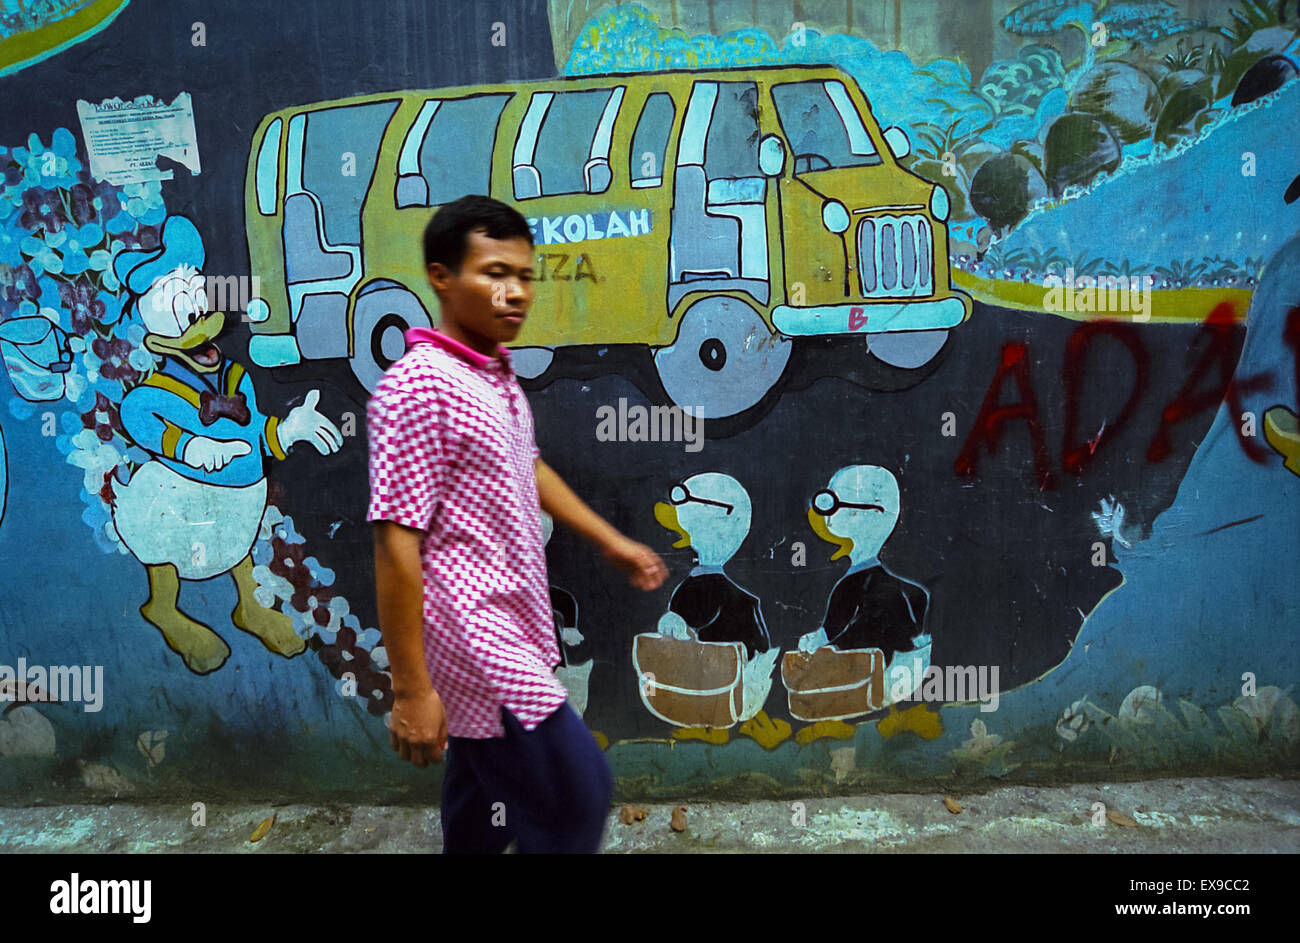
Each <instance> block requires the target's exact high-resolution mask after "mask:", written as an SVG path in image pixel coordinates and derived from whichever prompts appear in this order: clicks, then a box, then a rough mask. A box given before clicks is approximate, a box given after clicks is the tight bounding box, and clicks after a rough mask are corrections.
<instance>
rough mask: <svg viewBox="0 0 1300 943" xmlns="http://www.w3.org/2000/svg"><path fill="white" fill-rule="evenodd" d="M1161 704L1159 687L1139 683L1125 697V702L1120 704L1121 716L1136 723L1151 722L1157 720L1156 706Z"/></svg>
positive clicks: (1122, 718)
mask: <svg viewBox="0 0 1300 943" xmlns="http://www.w3.org/2000/svg"><path fill="white" fill-rule="evenodd" d="M1159 704H1160V691H1159V689H1158V688H1155V687H1153V686H1152V685H1149V684H1143V685H1139V686H1138V687H1136V688H1134V689H1133V690H1132V691H1129V692H1128V696H1127V697H1126V698H1124V703H1122V704H1120V706H1119V717H1120V719H1121V720H1129V721H1132V722H1133V723H1136V724H1149V723H1152V722H1153V721H1154V720H1155V717H1156V708H1157V707H1158V706H1159Z"/></svg>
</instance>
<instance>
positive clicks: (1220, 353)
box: [1147, 301, 1273, 465]
mask: <svg viewBox="0 0 1300 943" xmlns="http://www.w3.org/2000/svg"><path fill="white" fill-rule="evenodd" d="M1232 333H1233V312H1232V304H1231V303H1230V302H1227V301H1225V302H1223V303H1222V304H1220V305H1218V306H1217V307H1215V309H1214V310H1213V311H1211V312H1210V316H1209V317H1208V318H1206V319H1205V327H1204V328H1203V329H1202V336H1203V337H1208V338H1209V344H1208V346H1207V347H1206V348H1205V350H1204V351H1203V352H1202V353H1201V356H1200V357H1199V358H1198V359H1197V361H1196V365H1195V366H1193V367H1192V372H1191V373H1190V374H1189V375H1188V377H1187V382H1186V383H1184V384H1183V388H1182V389H1181V390H1179V391H1178V395H1177V396H1176V397H1174V400H1173V402H1171V403H1170V404H1169V405H1168V406H1166V407H1165V408H1164V411H1163V412H1162V413H1161V414H1160V428H1159V429H1157V430H1156V434H1155V438H1153V439H1152V440H1151V445H1150V446H1148V447H1147V459H1148V460H1149V461H1152V462H1163V461H1164V460H1165V459H1166V458H1168V457H1169V453H1170V452H1171V451H1172V447H1171V445H1170V443H1169V430H1170V427H1172V426H1174V425H1177V424H1178V423H1180V422H1182V421H1183V420H1185V419H1189V418H1190V417H1192V416H1195V415H1196V414H1197V413H1200V412H1204V411H1205V410H1207V409H1217V408H1218V405H1219V403H1221V402H1225V401H1226V402H1227V404H1228V418H1229V421H1230V422H1231V423H1232V427H1233V429H1235V430H1236V433H1237V441H1238V442H1240V443H1241V448H1242V451H1244V452H1245V453H1246V457H1247V458H1249V459H1250V460H1251V461H1253V462H1258V463H1259V464H1261V465H1263V464H1264V463H1265V462H1266V461H1267V460H1268V456H1269V454H1270V453H1269V451H1268V450H1267V449H1265V448H1264V447H1263V446H1261V445H1259V444H1258V443H1256V442H1252V441H1250V439H1249V437H1248V436H1246V435H1245V434H1244V433H1243V431H1242V429H1241V425H1240V421H1241V413H1242V405H1241V394H1243V393H1259V392H1263V391H1264V390H1267V389H1270V388H1271V387H1272V386H1273V381H1272V379H1271V378H1269V377H1268V376H1265V375H1264V374H1259V375H1256V376H1253V377H1242V378H1241V379H1237V378H1236V377H1234V376H1233V373H1234V372H1235V371H1236V369H1237V362H1236V354H1234V352H1233V349H1232V347H1233V345H1232ZM1216 363H1217V364H1218V367H1219V379H1218V381H1217V382H1215V383H1213V384H1211V385H1210V386H1208V387H1206V388H1205V389H1202V390H1200V391H1199V392H1197V388H1198V387H1200V386H1201V384H1202V382H1203V381H1204V380H1205V378H1206V375H1207V374H1209V373H1210V371H1211V370H1212V369H1213V368H1214V366H1215V364H1216Z"/></svg>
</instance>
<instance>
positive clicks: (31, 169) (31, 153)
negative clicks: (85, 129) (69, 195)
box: [13, 128, 81, 187]
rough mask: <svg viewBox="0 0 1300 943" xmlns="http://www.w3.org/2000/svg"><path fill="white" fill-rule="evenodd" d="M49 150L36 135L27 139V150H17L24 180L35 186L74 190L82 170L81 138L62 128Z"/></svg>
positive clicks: (15, 155) (16, 155)
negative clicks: (79, 151)
mask: <svg viewBox="0 0 1300 943" xmlns="http://www.w3.org/2000/svg"><path fill="white" fill-rule="evenodd" d="M50 142H51V143H50V146H49V147H46V146H45V145H44V144H42V143H41V139H40V137H39V136H37V135H36V134H30V135H28V137H27V146H26V147H16V148H14V151H13V157H14V160H16V161H17V162H18V164H19V165H20V166H22V168H23V178H24V179H25V180H26V181H27V182H28V183H29V184H31V185H33V186H51V185H53V186H62V187H71V186H72V185H73V184H75V183H76V182H77V179H76V174H77V172H78V171H80V170H81V161H79V160H77V158H76V156H75V155H76V153H77V139H76V138H75V137H73V136H72V132H70V131H68V130H67V129H66V128H59V129H58V130H57V131H55V132H54V136H53V137H52V138H51V139H50Z"/></svg>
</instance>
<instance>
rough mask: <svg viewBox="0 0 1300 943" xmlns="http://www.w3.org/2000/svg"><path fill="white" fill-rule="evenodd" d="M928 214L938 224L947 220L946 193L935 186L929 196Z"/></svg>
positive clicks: (941, 188)
mask: <svg viewBox="0 0 1300 943" xmlns="http://www.w3.org/2000/svg"><path fill="white" fill-rule="evenodd" d="M930 212H931V214H933V216H934V218H935V219H937V220H938V221H939V222H941V223H942V222H944V221H946V220H947V219H948V191H947V190H945V189H944V188H943V187H941V186H938V185H936V186H935V188H934V192H933V193H931V194H930Z"/></svg>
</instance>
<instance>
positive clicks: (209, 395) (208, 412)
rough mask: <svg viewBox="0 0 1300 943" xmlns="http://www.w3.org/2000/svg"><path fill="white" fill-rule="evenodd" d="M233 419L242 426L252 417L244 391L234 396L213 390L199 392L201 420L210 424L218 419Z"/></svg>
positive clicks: (207, 424) (205, 423) (206, 424)
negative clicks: (223, 394)
mask: <svg viewBox="0 0 1300 943" xmlns="http://www.w3.org/2000/svg"><path fill="white" fill-rule="evenodd" d="M221 418H226V419H233V420H235V422H237V423H239V424H240V425H241V426H246V425H248V423H249V420H250V419H251V418H252V416H251V415H250V413H249V412H248V404H247V401H246V400H245V399H244V394H243V393H236V394H235V395H234V396H222V395H221V394H220V393H213V392H212V391H211V390H202V391H200V392H199V422H201V423H203V424H204V425H205V426H210V425H212V424H213V423H214V422H216V421H217V420H218V419H221Z"/></svg>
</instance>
